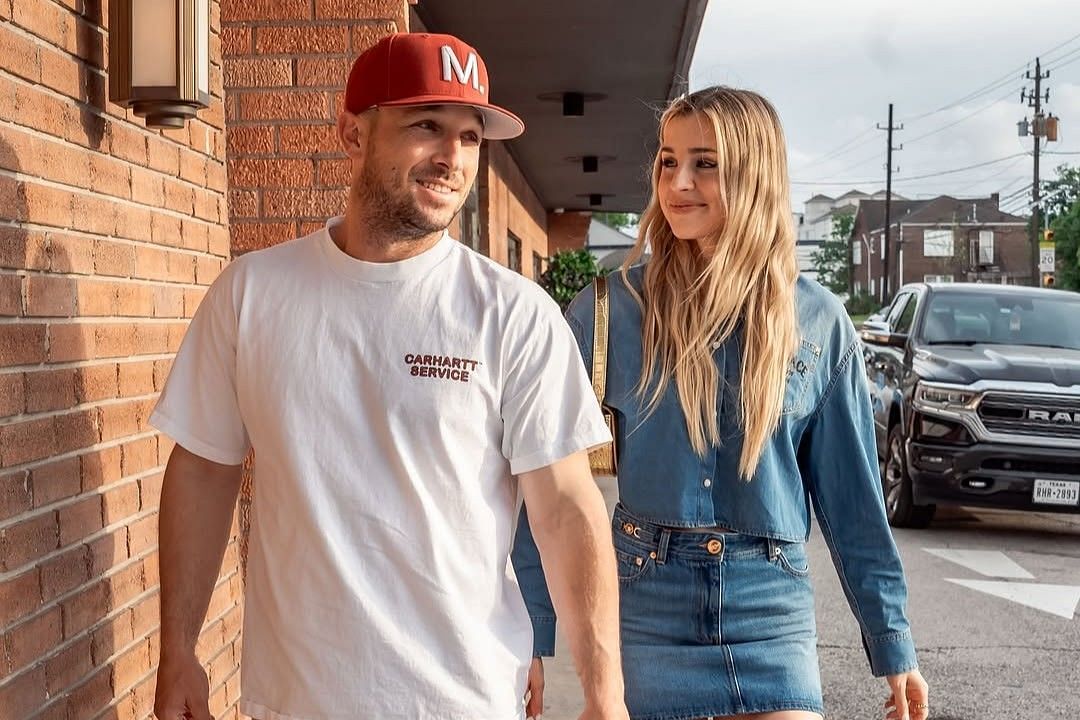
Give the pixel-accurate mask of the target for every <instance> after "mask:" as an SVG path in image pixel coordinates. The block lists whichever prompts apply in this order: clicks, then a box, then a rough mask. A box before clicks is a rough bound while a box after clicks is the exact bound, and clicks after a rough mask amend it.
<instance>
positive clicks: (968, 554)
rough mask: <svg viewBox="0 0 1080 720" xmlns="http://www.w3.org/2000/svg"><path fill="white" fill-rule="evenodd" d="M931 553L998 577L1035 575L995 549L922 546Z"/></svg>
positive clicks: (1023, 577)
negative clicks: (953, 548)
mask: <svg viewBox="0 0 1080 720" xmlns="http://www.w3.org/2000/svg"><path fill="white" fill-rule="evenodd" d="M923 550H925V551H926V552H928V553H930V554H931V555H937V556H938V557H939V558H943V559H945V560H948V561H949V562H954V563H956V564H957V565H963V566H964V567H966V568H967V569H969V570H974V571H975V572H977V573H979V574H980V575H986V576H987V577H998V578H1015V579H1018V580H1034V579H1035V576H1034V575H1032V574H1031V573H1029V572H1028V571H1027V570H1025V569H1024V568H1022V567H1020V566H1019V565H1017V564H1016V563H1015V562H1013V561H1012V560H1010V559H1009V558H1008V557H1007V556H1006V555H1005V553H1003V552H998V551H997V550H949V549H945V548H942V549H935V548H923Z"/></svg>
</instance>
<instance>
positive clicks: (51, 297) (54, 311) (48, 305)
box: [26, 275, 76, 317]
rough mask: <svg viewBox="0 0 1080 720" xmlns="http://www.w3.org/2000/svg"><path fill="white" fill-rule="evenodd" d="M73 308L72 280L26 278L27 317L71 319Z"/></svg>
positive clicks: (42, 277)
mask: <svg viewBox="0 0 1080 720" xmlns="http://www.w3.org/2000/svg"><path fill="white" fill-rule="evenodd" d="M75 307H76V306H75V280H73V279H72V278H67V277H51V276H48V275H31V276H29V277H27V278H26V314H27V316H37V317H71V316H73V315H74V314H75Z"/></svg>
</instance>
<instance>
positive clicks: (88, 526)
mask: <svg viewBox="0 0 1080 720" xmlns="http://www.w3.org/2000/svg"><path fill="white" fill-rule="evenodd" d="M57 514H58V515H59V518H60V546H61V547H64V546H65V545H70V544H71V543H73V542H76V541H78V540H83V539H85V538H86V537H87V536H88V535H92V534H93V533H96V532H97V531H98V530H100V529H101V528H102V527H103V526H102V523H101V496H100V495H91V496H90V497H87V498H83V499H82V500H79V501H78V502H75V503H73V504H71V505H68V506H66V507H63V508H60V510H59V511H57ZM43 586H44V581H43Z"/></svg>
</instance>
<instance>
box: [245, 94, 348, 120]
mask: <svg viewBox="0 0 1080 720" xmlns="http://www.w3.org/2000/svg"><path fill="white" fill-rule="evenodd" d="M239 103H240V105H239V113H240V119H241V120H327V119H329V116H330V109H329V104H328V103H327V98H326V95H325V94H324V93H320V92H242V93H240V94H239Z"/></svg>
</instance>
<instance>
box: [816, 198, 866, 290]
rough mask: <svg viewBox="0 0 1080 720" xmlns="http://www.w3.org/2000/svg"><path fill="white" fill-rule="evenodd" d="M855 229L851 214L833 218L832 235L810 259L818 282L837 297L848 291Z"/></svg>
mask: <svg viewBox="0 0 1080 720" xmlns="http://www.w3.org/2000/svg"><path fill="white" fill-rule="evenodd" d="M854 227H855V216H854V215H852V214H850V213H844V214H842V215H836V216H835V217H833V223H832V235H831V236H830V237H829V239H828V240H826V241H825V242H823V243H821V247H819V248H818V249H817V250H816V251H814V254H813V255H812V256H811V257H810V262H811V263H812V265H813V268H814V272H816V273H817V277H818V282H820V283H821V284H822V285H824V286H825V287H827V288H829V290H832V291H833V292H834V293H836V294H837V295H841V294H843V293H846V292H847V291H848V272H849V268H848V258H849V253H850V245H851V231H852V229H853V228H854ZM867 260H869V258H868V259H867Z"/></svg>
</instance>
